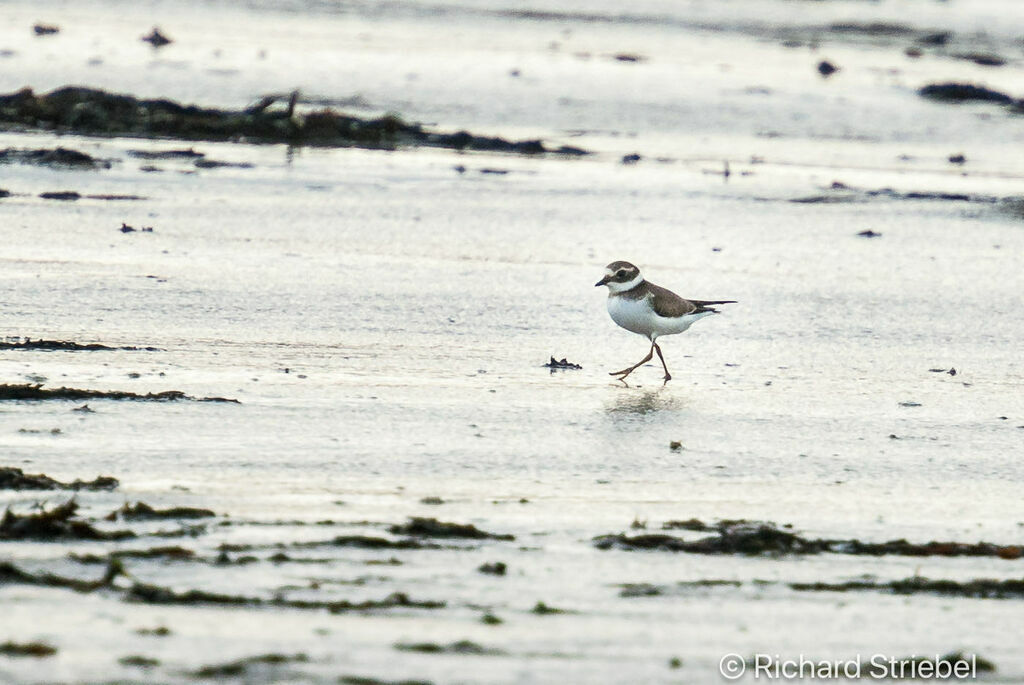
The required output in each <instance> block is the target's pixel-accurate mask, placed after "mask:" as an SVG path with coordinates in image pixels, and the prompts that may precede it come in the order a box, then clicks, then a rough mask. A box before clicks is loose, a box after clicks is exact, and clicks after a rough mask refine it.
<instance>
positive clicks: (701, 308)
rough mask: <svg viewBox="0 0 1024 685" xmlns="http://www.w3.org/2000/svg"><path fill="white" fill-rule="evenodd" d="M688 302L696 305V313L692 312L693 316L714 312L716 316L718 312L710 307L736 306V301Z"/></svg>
mask: <svg viewBox="0 0 1024 685" xmlns="http://www.w3.org/2000/svg"><path fill="white" fill-rule="evenodd" d="M690 302H693V303H694V304H695V305H697V311H696V312H694V313H695V314H699V313H700V312H714V313H715V314H718V313H719V312H718V310H717V309H715V308H714V307H713V306H712V305H716V304H736V300H690Z"/></svg>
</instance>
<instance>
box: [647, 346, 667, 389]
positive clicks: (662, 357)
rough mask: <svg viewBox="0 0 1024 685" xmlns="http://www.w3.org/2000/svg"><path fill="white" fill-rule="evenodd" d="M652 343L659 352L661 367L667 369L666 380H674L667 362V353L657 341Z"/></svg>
mask: <svg viewBox="0 0 1024 685" xmlns="http://www.w3.org/2000/svg"><path fill="white" fill-rule="evenodd" d="M651 345H652V346H653V347H654V351H655V352H657V353H658V359H660V360H661V368H663V369H665V380H666V381H670V380H672V374H670V373H669V372H668V366H667V365H666V364H665V355H663V354H662V353H661V348H660V347H658V343H656V342H652V343H651Z"/></svg>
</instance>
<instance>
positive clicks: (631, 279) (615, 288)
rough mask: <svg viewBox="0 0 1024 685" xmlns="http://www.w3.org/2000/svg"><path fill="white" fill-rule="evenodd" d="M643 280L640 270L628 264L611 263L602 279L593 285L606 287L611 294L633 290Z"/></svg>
mask: <svg viewBox="0 0 1024 685" xmlns="http://www.w3.org/2000/svg"><path fill="white" fill-rule="evenodd" d="M643 280H644V278H643V276H641V275H640V269H638V268H636V267H635V266H634V265H632V264H630V263H629V262H612V263H611V264H609V265H608V266H606V267H605V272H604V278H602V279H601V280H600V281H598V282H597V283H595V284H594V285H595V286H599V285H606V286H608V290H610V291H611V292H613V293H621V292H625V291H626V290H631V289H632V288H635V287H636V286H638V285H640V284H641V283H643Z"/></svg>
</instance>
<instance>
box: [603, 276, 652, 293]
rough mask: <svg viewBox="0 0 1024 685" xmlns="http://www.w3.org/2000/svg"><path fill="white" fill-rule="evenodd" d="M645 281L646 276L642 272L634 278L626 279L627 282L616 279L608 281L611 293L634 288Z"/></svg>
mask: <svg viewBox="0 0 1024 685" xmlns="http://www.w3.org/2000/svg"><path fill="white" fill-rule="evenodd" d="M643 282H644V277H643V276H642V275H641V274H637V275H636V276H634V277H633V280H631V281H626V282H625V283H616V282H615V281H609V282H608V291H609V292H611V293H624V292H626V291H627V290H632V289H633V288H635V287H637V286H638V285H640V284H641V283H643Z"/></svg>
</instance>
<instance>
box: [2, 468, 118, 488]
mask: <svg viewBox="0 0 1024 685" xmlns="http://www.w3.org/2000/svg"><path fill="white" fill-rule="evenodd" d="M119 484H120V483H119V482H118V480H117V479H116V478H111V477H110V476H96V478H95V479H93V480H79V479H75V480H74V481H72V482H71V483H62V482H61V481H59V480H56V479H53V478H50V477H49V476H47V475H44V474H42V473H37V474H28V473H25V472H24V471H22V470H21V469H19V468H16V467H14V466H0V490H113V489H115V488H116V487H117V486H118V485H119Z"/></svg>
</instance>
